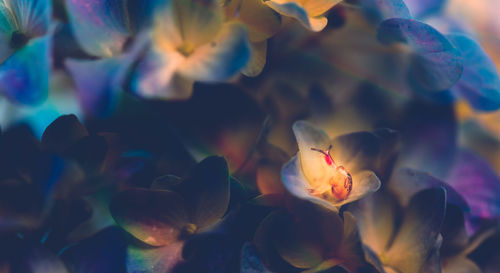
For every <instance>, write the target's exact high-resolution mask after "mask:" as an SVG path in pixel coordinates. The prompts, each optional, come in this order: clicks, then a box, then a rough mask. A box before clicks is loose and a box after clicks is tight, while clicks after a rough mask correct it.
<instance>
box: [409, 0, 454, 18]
mask: <svg viewBox="0 0 500 273" xmlns="http://www.w3.org/2000/svg"><path fill="white" fill-rule="evenodd" d="M405 2H406V5H407V6H408V8H409V9H410V11H411V14H413V16H414V17H415V18H422V17H426V16H429V15H433V14H436V13H438V12H440V11H441V10H442V9H443V7H444V6H445V4H446V0H405Z"/></svg>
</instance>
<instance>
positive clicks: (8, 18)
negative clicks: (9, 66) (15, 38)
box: [0, 2, 16, 63]
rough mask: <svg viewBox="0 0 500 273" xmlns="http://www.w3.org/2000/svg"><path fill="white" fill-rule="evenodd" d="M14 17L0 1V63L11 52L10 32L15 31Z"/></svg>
mask: <svg viewBox="0 0 500 273" xmlns="http://www.w3.org/2000/svg"><path fill="white" fill-rule="evenodd" d="M15 20H16V18H15V17H14V15H13V14H12V11H11V10H10V9H9V8H8V6H7V4H6V3H5V2H0V63H2V62H3V61H5V59H7V58H8V57H9V56H10V55H11V54H12V53H13V52H14V50H15V49H14V48H12V47H11V44H10V42H11V39H12V33H13V32H14V31H16V21H15Z"/></svg>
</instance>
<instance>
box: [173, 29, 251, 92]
mask: <svg viewBox="0 0 500 273" xmlns="http://www.w3.org/2000/svg"><path fill="white" fill-rule="evenodd" d="M250 54H251V53H250V45H249V41H248V38H247V32H246V30H245V27H244V26H243V25H241V24H238V23H226V24H224V26H223V27H222V29H221V30H220V32H219V33H218V34H217V36H216V37H215V38H213V40H212V41H211V42H210V43H207V44H205V45H203V46H200V47H199V48H196V49H195V50H194V52H193V54H191V55H189V56H188V57H187V59H186V61H185V62H183V63H182V64H181V66H180V67H179V73H180V74H181V75H182V76H184V77H186V78H190V79H195V80H199V81H206V82H216V81H223V80H227V79H229V78H231V77H232V76H235V75H237V74H238V72H240V71H241V69H243V68H244V67H245V66H246V65H247V63H248V60H249V59H250Z"/></svg>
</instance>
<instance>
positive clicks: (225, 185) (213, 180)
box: [178, 156, 229, 228]
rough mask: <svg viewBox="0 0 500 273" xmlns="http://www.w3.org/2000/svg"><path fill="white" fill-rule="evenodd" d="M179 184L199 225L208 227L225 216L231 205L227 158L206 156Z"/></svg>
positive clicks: (192, 215) (195, 222)
mask: <svg viewBox="0 0 500 273" xmlns="http://www.w3.org/2000/svg"><path fill="white" fill-rule="evenodd" d="M179 186H180V188H179V190H178V192H179V193H181V194H182V196H183V197H184V199H185V200H186V205H187V208H188V211H189V213H190V216H191V221H192V223H193V224H195V225H196V226H197V227H198V228H204V227H208V226H210V225H212V224H214V223H216V222H217V221H219V220H220V219H221V218H222V216H224V213H225V212H226V210H227V208H228V205H229V170H228V166H227V162H226V160H225V159H224V158H222V157H217V156H212V157H208V158H206V159H204V160H203V161H202V162H200V163H199V164H198V165H197V166H196V167H195V169H194V170H193V172H192V174H191V176H190V177H189V178H188V179H186V180H185V181H183V182H182V183H181V184H179Z"/></svg>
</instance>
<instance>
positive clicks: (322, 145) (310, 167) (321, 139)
mask: <svg viewBox="0 0 500 273" xmlns="http://www.w3.org/2000/svg"><path fill="white" fill-rule="evenodd" d="M292 128H293V133H294V134H295V138H296V140H297V144H298V145H299V162H300V165H301V167H302V171H303V172H304V176H305V177H306V179H307V181H308V182H309V184H311V186H312V187H313V188H318V187H321V186H322V185H323V184H325V183H326V184H328V183H327V182H326V181H325V179H328V178H329V177H328V175H329V174H330V172H329V170H330V169H331V167H330V166H328V164H327V163H326V162H325V158H324V155H323V154H321V153H319V152H317V151H313V150H311V149H320V150H328V148H329V146H330V138H329V137H328V135H327V134H326V133H325V132H324V131H323V130H320V129H318V128H317V127H316V126H314V125H312V124H311V123H309V122H307V121H297V122H295V124H294V125H293V127H292Z"/></svg>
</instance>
